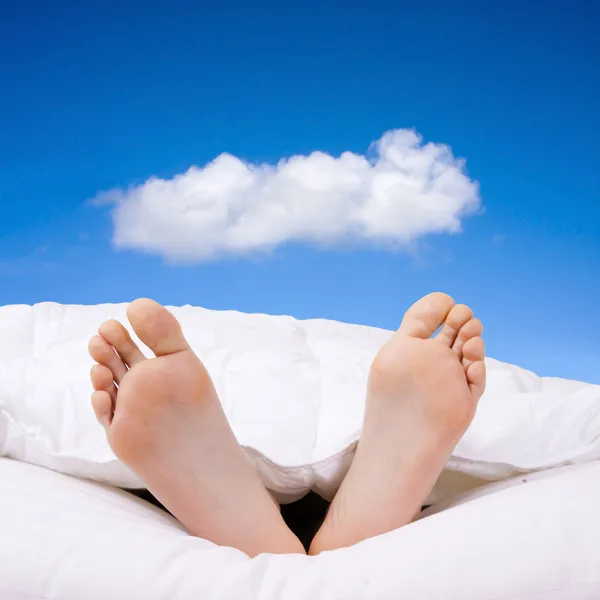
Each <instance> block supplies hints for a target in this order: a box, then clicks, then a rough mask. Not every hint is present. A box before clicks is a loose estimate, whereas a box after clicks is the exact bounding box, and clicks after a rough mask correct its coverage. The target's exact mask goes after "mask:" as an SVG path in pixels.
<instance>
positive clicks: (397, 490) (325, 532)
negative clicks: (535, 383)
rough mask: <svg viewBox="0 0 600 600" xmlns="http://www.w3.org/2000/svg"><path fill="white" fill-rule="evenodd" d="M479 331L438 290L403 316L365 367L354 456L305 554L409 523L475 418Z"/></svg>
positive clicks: (466, 312)
mask: <svg viewBox="0 0 600 600" xmlns="http://www.w3.org/2000/svg"><path fill="white" fill-rule="evenodd" d="M441 325H443V326H442V329H441V330H440V332H439V333H438V334H437V335H436V336H435V338H433V339H430V336H432V335H433V333H434V332H435V331H436V330H437V329H438V328H439V327H440V326H441ZM481 333H482V325H481V322H480V321H479V320H478V319H474V318H473V311H472V310H471V309H470V308H468V307H467V306H465V305H461V304H454V301H453V300H452V298H450V296H447V295H446V294H441V293H434V294H429V295H428V296H425V297H424V298H422V299H421V300H419V301H418V302H417V303H415V304H414V305H413V306H412V307H411V308H410V309H409V310H408V312H407V313H406V315H405V317H404V320H403V321H402V325H401V326H400V329H399V330H398V332H397V333H396V334H395V335H394V336H393V337H392V338H391V340H390V341H389V342H388V343H387V344H386V345H385V346H384V347H383V348H382V349H381V350H380V352H379V354H378V355H377V356H376V358H375V360H374V361H373V365H372V367H371V371H370V375H369V383H368V389H367V404H366V409H365V421H364V427H363V432H362V436H361V438H360V441H359V443H358V448H357V450H356V456H355V458H354V461H353V463H352V466H351V467H350V470H349V471H348V474H347V475H346V478H345V479H344V481H343V483H342V485H341V487H340V489H339V491H338V493H337V495H336V497H335V498H334V500H333V502H332V504H331V507H330V510H329V513H328V514H327V518H326V519H325V522H324V523H323V526H322V527H321V529H320V531H319V532H318V533H317V535H316V536H315V539H314V540H313V543H312V546H311V548H310V554H318V553H319V552H322V551H324V550H333V549H335V548H340V547H345V546H350V545H352V544H355V543H357V542H360V541H361V540H364V539H366V538H369V537H373V536H376V535H379V534H382V533H386V532H388V531H392V530H393V529H398V528H399V527H402V526H403V525H406V524H407V523H410V522H411V521H412V520H413V519H414V517H415V516H416V515H417V513H418V512H419V510H420V508H421V505H422V503H423V502H424V501H425V499H426V498H427V496H428V495H429V492H430V491H431V489H432V488H433V486H434V484H435V482H436V480H437V478H438V476H439V475H440V473H441V471H442V469H443V467H444V465H445V463H446V461H447V459H448V458H449V456H450V454H451V452H452V450H453V449H454V447H455V446H456V444H457V443H458V441H459V440H460V438H461V437H462V436H463V434H464V433H465V431H466V430H467V427H468V426H469V425H470V423H471V421H472V420H473V417H474V416H475V409H476V407H477V403H478V401H479V398H480V397H481V395H482V393H483V391H484V388H485V364H484V362H483V359H484V344H483V340H482V339H481Z"/></svg>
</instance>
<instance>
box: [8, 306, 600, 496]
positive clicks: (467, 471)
mask: <svg viewBox="0 0 600 600" xmlns="http://www.w3.org/2000/svg"><path fill="white" fill-rule="evenodd" d="M125 309H126V305H125V304H119V305H98V306H62V305H59V304H54V303H43V304H38V305H35V306H33V307H31V306H5V307H0V455H4V456H8V457H11V458H17V459H20V460H23V461H26V462H30V463H33V464H37V465H41V466H45V467H49V468H51V469H54V470H56V471H59V472H63V473H68V474H71V475H76V476H80V477H86V478H89V479H95V480H98V481H103V482H108V483H112V484H115V485H118V486H122V487H131V488H136V487H143V484H142V483H141V482H140V481H139V480H138V479H137V477H136V476H135V475H134V474H133V473H132V472H130V471H129V470H128V469H127V468H126V467H125V466H124V465H122V464H121V463H120V462H118V461H117V460H116V458H115V456H114V455H113V454H112V452H111V450H110V448H109V446H108V444H107V442H106V440H105V437H104V432H103V430H102V428H101V427H99V426H98V424H97V422H96V420H95V418H94V415H93V413H92V410H91V407H90V403H89V396H90V393H91V388H90V383H89V376H88V374H89V369H90V367H91V365H92V361H91V359H90V358H89V357H88V355H87V350H86V349H87V343H88V340H89V338H90V337H91V336H92V335H93V334H94V333H95V332H96V329H97V327H98V325H99V324H100V323H101V322H102V321H103V320H105V319H107V318H116V319H119V320H121V321H122V322H124V323H127V321H126V318H125ZM171 310H172V311H173V312H174V314H175V315H176V316H177V318H178V319H179V320H180V321H181V323H182V325H183V328H184V332H185V334H186V336H187V337H188V339H189V341H190V343H191V345H192V347H193V348H194V350H195V351H196V353H197V354H198V355H199V356H200V358H201V359H202V360H203V361H204V363H205V364H206V366H207V367H208V369H209V371H210V373H211V375H212V377H213V379H214V382H215V385H216V388H217V391H218V393H219V397H220V399H221V401H222V403H223V405H224V408H225V412H226V414H227V417H228V418H229V420H230V422H231V425H232V427H233V430H234V432H235V434H236V436H237V438H238V440H239V442H240V443H241V444H242V445H243V446H244V447H245V448H246V449H247V453H248V456H249V458H250V459H251V460H252V461H253V463H254V465H255V466H256V468H257V469H258V471H259V473H260V475H261V477H262V478H263V480H264V482H265V484H266V485H267V486H268V487H269V488H271V489H272V490H273V491H275V492H276V493H277V494H279V496H280V499H281V500H283V501H285V500H292V499H294V498H297V497H300V496H302V495H303V494H305V493H306V492H307V491H308V490H309V489H313V490H315V491H317V492H319V493H321V494H322V495H324V496H325V497H331V495H332V494H333V493H334V492H335V490H336V488H337V486H338V485H339V482H340V480H341V478H342V477H343V475H344V474H345V472H346V470H347V468H348V466H349V464H350V461H351V459H352V455H353V451H354V448H355V442H356V440H357V439H358V437H359V435H360V431H361V425H362V417H363V409H364V402H365V384H366V380H367V373H368V369H369V366H370V363H371V361H372V359H373V357H374V355H375V353H376V352H377V350H378V349H379V348H380V347H381V346H382V344H383V343H384V342H385V341H386V340H387V339H388V337H389V336H390V335H391V332H389V331H384V330H381V329H375V328H370V327H364V326H358V325H348V324H342V323H337V322H333V321H325V320H309V321H298V320H296V319H293V318H291V317H285V316H267V315H248V314H243V313H238V312H231V311H223V312H221V311H211V310H205V309H202V308H195V307H190V306H186V307H183V308H171ZM134 337H135V336H134ZM487 365H488V387H487V391H486V393H485V395H484V396H483V398H482V399H481V402H480V405H479V409H478V411H477V416H476V418H475V420H474V422H473V424H472V425H471V427H470V428H469V430H468V432H467V433H466V435H465V436H464V438H463V439H462V440H461V442H460V443H459V444H458V446H457V447H456V449H455V451H454V454H453V456H452V459H451V460H450V461H449V463H448V465H447V471H446V473H445V474H444V476H443V478H442V479H441V480H440V482H439V483H438V486H437V488H436V490H434V494H433V495H432V497H431V498H430V502H432V501H435V500H439V499H440V498H442V497H444V496H447V495H448V494H449V493H453V492H455V491H456V490H457V489H465V488H467V487H471V486H473V485H475V484H476V483H478V481H477V480H476V479H473V478H472V477H471V476H473V477H475V478H477V479H483V480H499V479H504V478H507V477H510V476H513V475H516V474H518V473H522V472H530V471H535V470H539V469H547V468H550V467H556V466H560V465H566V464H573V463H581V462H585V461H591V460H595V459H600V409H599V407H600V386H596V385H591V384H585V383H580V382H576V381H569V380H565V379H557V378H543V377H538V376H536V375H535V374H533V373H531V372H529V371H526V370H524V369H521V368H519V367H516V366H513V365H508V364H505V363H501V362H498V361H496V360H493V359H488V361H487ZM460 474H462V476H461V475H460Z"/></svg>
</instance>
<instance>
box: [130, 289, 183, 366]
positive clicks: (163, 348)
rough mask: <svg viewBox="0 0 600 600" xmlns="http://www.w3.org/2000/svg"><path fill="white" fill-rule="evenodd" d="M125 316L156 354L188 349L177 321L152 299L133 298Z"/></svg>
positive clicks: (141, 338)
mask: <svg viewBox="0 0 600 600" xmlns="http://www.w3.org/2000/svg"><path fill="white" fill-rule="evenodd" d="M127 317H128V318H129V322H130V323H131V326H132V327H133V329H134V331H135V333H136V334H137V336H138V337H139V338H140V340H142V342H144V344H146V346H148V348H150V350H152V352H154V354H156V356H163V355H165V354H172V353H174V352H181V351H183V350H188V349H189V344H188V343H187V341H186V340H185V337H184V336H183V332H182V330H181V325H180V324H179V321H177V319H176V318H175V317H174V316H173V314H172V313H170V312H169V311H168V310H167V309H166V308H165V307H164V306H161V305H160V304H158V303H157V302H154V300H149V299H148V298H140V299H139V300H135V301H134V302H132V303H131V304H130V305H129V307H128V309H127Z"/></svg>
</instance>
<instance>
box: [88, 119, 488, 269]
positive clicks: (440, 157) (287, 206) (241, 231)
mask: <svg viewBox="0 0 600 600" xmlns="http://www.w3.org/2000/svg"><path fill="white" fill-rule="evenodd" d="M98 199H99V200H104V201H106V200H108V201H110V202H113V203H114V205H115V206H114V208H113V212H112V216H113V223H114V235H113V242H114V244H115V246H116V247H117V248H128V249H135V250H141V251H144V252H149V253H152V254H158V255H161V256H163V257H165V258H166V259H168V260H174V261H196V262H199V261H204V260H210V259H214V258H216V257H219V256H223V255H247V254H251V253H256V252H260V251H265V250H271V249H273V248H276V247H277V246H279V245H281V244H284V243H286V242H301V243H307V244H309V243H312V244H317V245H319V246H329V247H332V246H336V245H341V244H346V243H348V242H349V241H350V242H352V243H354V244H357V243H359V244H363V245H374V244H377V245H382V244H386V245H392V246H394V247H398V246H404V245H407V244H409V243H410V242H412V241H414V240H415V239H417V238H419V237H421V236H424V235H427V234H432V233H444V232H445V233H455V232H458V231H460V229H461V219H462V218H463V217H465V216H467V215H469V214H472V213H474V212H476V211H477V210H478V209H479V207H480V198H479V188H478V185H477V183H476V182H474V181H472V180H471V179H469V177H468V176H467V175H466V173H465V169H464V161H463V160H461V159H456V158H455V157H454V156H453V155H452V152H451V150H450V148H448V147H447V146H444V145H441V144H433V143H427V144H423V141H422V139H421V137H420V136H419V135H418V134H417V133H415V132H414V131H412V130H404V129H400V130H394V131H389V132H387V133H386V134H384V135H383V136H382V137H381V139H379V140H378V141H377V142H375V143H374V144H373V145H372V146H371V152H369V154H368V155H367V156H362V155H359V154H354V153H352V152H344V153H343V154H342V155H341V156H339V157H334V156H331V155H329V154H325V153H323V152H313V153H312V154H310V155H309V156H301V155H298V156H292V157H290V158H286V159H282V160H281V161H280V162H279V163H278V164H277V165H268V164H251V163H247V162H244V161H242V160H240V159H238V158H236V157H235V156H232V155H230V154H221V155H220V156H218V157H217V158H215V160H213V161H212V162H211V163H209V164H208V165H206V166H204V167H191V168H190V169H189V170H188V171H187V172H185V173H182V174H180V175H176V176H175V177H173V178H172V179H169V180H164V179H158V178H155V177H153V178H151V179H149V180H148V181H147V182H146V183H144V184H143V185H140V186H138V187H132V188H129V189H127V190H112V191H110V192H108V193H104V194H101V195H100V196H99V198H98Z"/></svg>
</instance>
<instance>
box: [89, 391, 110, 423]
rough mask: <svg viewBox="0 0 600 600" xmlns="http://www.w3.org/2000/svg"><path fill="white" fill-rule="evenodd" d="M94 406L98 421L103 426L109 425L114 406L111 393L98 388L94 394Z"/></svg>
mask: <svg viewBox="0 0 600 600" xmlns="http://www.w3.org/2000/svg"><path fill="white" fill-rule="evenodd" d="M92 408H93V409H94V414H95V415H96V419H98V423H100V425H102V426H103V427H108V426H109V425H110V424H111V421H112V415H113V407H112V400H111V398H110V394H109V393H108V392H104V391H101V390H97V391H95V392H94V393H93V394H92Z"/></svg>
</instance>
